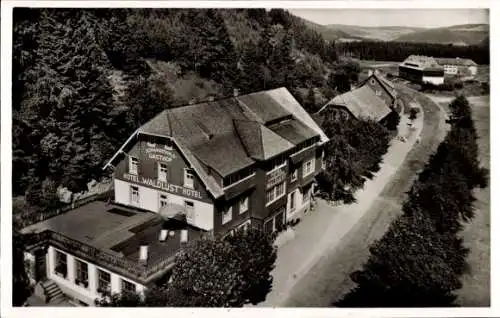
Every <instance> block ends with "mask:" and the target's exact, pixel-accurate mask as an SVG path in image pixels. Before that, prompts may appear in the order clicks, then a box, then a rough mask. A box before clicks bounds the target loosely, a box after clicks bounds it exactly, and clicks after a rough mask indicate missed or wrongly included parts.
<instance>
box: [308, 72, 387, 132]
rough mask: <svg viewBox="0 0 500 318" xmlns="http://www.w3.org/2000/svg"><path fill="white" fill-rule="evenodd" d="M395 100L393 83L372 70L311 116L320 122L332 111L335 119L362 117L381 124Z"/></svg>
mask: <svg viewBox="0 0 500 318" xmlns="http://www.w3.org/2000/svg"><path fill="white" fill-rule="evenodd" d="M396 100H397V93H396V91H395V89H394V85H393V84H392V83H391V82H390V81H388V80H386V79H385V78H383V77H382V76H381V75H380V74H379V73H378V71H374V72H373V71H372V72H370V75H369V77H368V78H367V79H365V80H364V81H362V82H361V83H360V84H358V85H357V86H356V87H355V88H354V89H352V90H351V91H349V92H346V93H344V94H341V95H338V96H336V97H335V98H333V99H332V100H331V101H329V102H328V103H327V104H326V105H325V106H323V107H322V108H321V109H320V110H319V111H318V112H317V113H316V114H314V115H313V116H312V117H313V118H314V119H315V120H316V121H317V122H318V123H319V124H321V123H322V121H323V116H324V114H325V113H327V112H332V113H333V116H334V117H335V118H337V119H348V118H356V119H361V118H364V119H371V120H375V121H377V122H379V123H381V124H383V123H384V122H385V119H386V118H387V117H388V116H389V114H391V113H392V112H393V111H394V109H395V108H394V107H395V105H396Z"/></svg>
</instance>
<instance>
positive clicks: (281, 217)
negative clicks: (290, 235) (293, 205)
mask: <svg viewBox="0 0 500 318" xmlns="http://www.w3.org/2000/svg"><path fill="white" fill-rule="evenodd" d="M284 210H285V209H284V208H283V211H281V212H280V213H278V214H277V215H276V217H275V218H276V221H274V226H275V227H276V231H278V232H279V231H281V230H282V229H283V225H284V223H285V211H284Z"/></svg>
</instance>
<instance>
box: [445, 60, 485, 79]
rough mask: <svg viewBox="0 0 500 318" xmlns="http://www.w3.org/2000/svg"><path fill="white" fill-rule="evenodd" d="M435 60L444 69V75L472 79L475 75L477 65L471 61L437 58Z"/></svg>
mask: <svg viewBox="0 0 500 318" xmlns="http://www.w3.org/2000/svg"><path fill="white" fill-rule="evenodd" d="M435 60H436V62H437V63H438V64H439V65H441V66H442V67H443V68H444V74H445V75H450V76H458V77H461V78H465V79H472V78H474V76H476V74H477V64H476V63H475V62H474V61H473V60H471V59H462V58H459V57H457V58H441V57H438V58H435Z"/></svg>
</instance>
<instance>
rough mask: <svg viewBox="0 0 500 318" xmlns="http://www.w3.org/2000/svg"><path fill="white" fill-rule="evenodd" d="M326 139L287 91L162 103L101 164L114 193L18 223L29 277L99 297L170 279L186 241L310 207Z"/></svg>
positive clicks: (278, 225)
mask: <svg viewBox="0 0 500 318" xmlns="http://www.w3.org/2000/svg"><path fill="white" fill-rule="evenodd" d="M326 141H328V138H327V137H326V135H325V134H324V133H323V131H322V130H321V129H320V128H319V126H318V125H317V124H316V123H315V122H314V121H313V120H312V118H311V117H310V116H309V115H308V114H307V112H306V111H305V110H304V109H303V108H302V107H301V106H300V104H299V103H298V102H297V101H296V100H295V99H294V98H293V96H292V95H291V94H290V93H289V92H288V91H287V90H286V89H285V88H279V89H274V90H269V91H263V92H257V93H253V94H248V95H242V96H234V97H231V98H227V99H223V100H217V101H209V102H204V103H200V104H193V105H187V106H183V107H179V108H174V109H167V110H165V111H163V112H162V113H160V114H158V115H157V116H156V117H154V118H153V119H151V120H150V121H149V122H147V123H146V124H144V125H143V126H142V127H140V128H138V129H137V130H136V131H135V132H134V133H133V134H132V135H131V136H130V137H129V138H128V140H127V141H126V142H125V143H124V144H123V145H122V146H121V147H120V148H119V150H118V151H117V152H116V154H115V155H114V156H113V157H112V158H111V159H110V160H109V162H108V163H107V164H106V166H105V168H106V169H112V170H113V178H114V202H111V203H105V202H92V203H91V204H87V205H85V206H82V207H80V208H77V209H75V210H72V211H70V212H67V213H65V214H61V215H58V216H56V217H53V218H50V219H47V220H45V221H43V222H40V223H37V224H34V225H32V226H30V227H28V228H26V229H24V230H23V232H24V233H33V236H32V237H33V241H32V244H29V246H28V248H27V249H26V253H25V258H26V260H27V261H28V264H29V265H28V268H29V272H30V273H31V275H30V277H31V279H32V280H33V283H37V282H42V283H39V284H37V286H38V287H37V288H38V290H41V293H42V294H45V295H48V296H49V297H50V296H54V295H56V296H57V295H60V294H61V293H64V294H66V295H68V296H70V297H71V298H73V299H75V300H76V301H78V302H81V303H82V304H87V305H93V302H94V300H95V299H96V298H98V297H100V296H102V295H106V294H109V293H119V292H123V291H136V292H142V291H143V290H144V289H146V288H148V286H151V284H154V283H155V282H156V281H158V279H164V278H165V276H166V275H168V272H169V271H170V270H171V268H172V266H173V264H174V259H175V254H176V252H177V251H178V250H179V249H180V248H181V247H182V245H183V244H185V243H186V242H188V241H190V240H196V239H198V238H200V237H203V236H225V235H231V234H232V233H233V232H234V231H235V230H236V229H246V228H248V227H256V228H261V229H263V230H264V231H265V232H267V233H272V232H275V231H279V230H281V229H282V228H283V226H284V224H285V223H286V222H288V221H290V220H293V219H296V218H299V217H300V216H301V215H303V213H304V212H305V211H307V210H308V209H309V208H310V204H311V194H312V191H313V187H314V178H315V176H316V175H317V174H318V173H319V172H320V171H321V169H322V160H323V152H322V145H323V144H324V143H325V142H326Z"/></svg>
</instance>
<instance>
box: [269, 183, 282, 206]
mask: <svg viewBox="0 0 500 318" xmlns="http://www.w3.org/2000/svg"><path fill="white" fill-rule="evenodd" d="M284 195H285V182H281V183H279V184H277V185H275V186H274V187H273V188H271V189H269V190H267V192H266V205H269V204H270V203H272V202H274V201H276V200H278V199H279V198H281V197H282V196H284Z"/></svg>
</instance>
